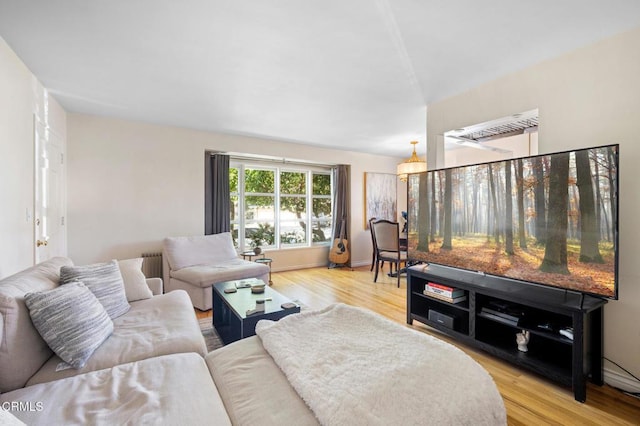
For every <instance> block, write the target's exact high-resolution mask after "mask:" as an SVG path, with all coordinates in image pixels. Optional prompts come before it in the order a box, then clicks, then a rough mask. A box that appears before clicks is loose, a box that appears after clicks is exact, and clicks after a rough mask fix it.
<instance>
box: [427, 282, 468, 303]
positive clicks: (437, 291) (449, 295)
mask: <svg viewBox="0 0 640 426" xmlns="http://www.w3.org/2000/svg"><path fill="white" fill-rule="evenodd" d="M423 293H424V294H425V295H426V296H429V297H433V298H434V299H438V300H443V301H445V302H449V303H460V302H464V301H465V300H467V295H466V293H465V292H464V290H462V289H459V288H455V287H449V286H446V285H442V284H438V283H432V282H428V283H427V284H425V286H424V291H423Z"/></svg>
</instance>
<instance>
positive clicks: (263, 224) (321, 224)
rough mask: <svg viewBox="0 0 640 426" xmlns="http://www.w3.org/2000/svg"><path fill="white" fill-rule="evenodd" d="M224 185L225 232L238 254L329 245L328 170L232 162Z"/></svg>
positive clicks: (329, 174) (330, 189) (329, 194)
mask: <svg viewBox="0 0 640 426" xmlns="http://www.w3.org/2000/svg"><path fill="white" fill-rule="evenodd" d="M229 184H230V191H231V211H230V215H231V231H232V235H233V239H234V243H235V245H236V247H237V248H238V249H239V250H241V251H244V250H249V249H250V248H252V247H254V246H256V245H260V246H261V247H262V248H287V247H310V246H312V245H319V244H328V243H329V242H330V241H331V226H332V225H333V222H332V218H331V213H332V204H331V203H332V196H331V195H332V185H331V170H330V169H328V168H320V167H308V166H306V167H305V166H292V165H287V166H286V167H285V166H283V167H278V166H273V165H272V164H271V163H260V162H251V161H240V160H233V161H232V162H231V164H230V167H229Z"/></svg>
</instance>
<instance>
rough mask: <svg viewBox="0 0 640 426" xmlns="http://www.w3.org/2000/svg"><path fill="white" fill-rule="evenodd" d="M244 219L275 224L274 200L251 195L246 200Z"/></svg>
mask: <svg viewBox="0 0 640 426" xmlns="http://www.w3.org/2000/svg"><path fill="white" fill-rule="evenodd" d="M244 218H245V220H251V221H255V222H265V221H271V222H273V220H274V218H275V203H274V198H273V197H269V196H262V195H251V196H247V197H245V198H244Z"/></svg>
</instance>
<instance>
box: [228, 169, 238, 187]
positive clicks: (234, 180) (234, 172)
mask: <svg viewBox="0 0 640 426" xmlns="http://www.w3.org/2000/svg"><path fill="white" fill-rule="evenodd" d="M229 192H236V193H237V192H238V169H235V168H229Z"/></svg>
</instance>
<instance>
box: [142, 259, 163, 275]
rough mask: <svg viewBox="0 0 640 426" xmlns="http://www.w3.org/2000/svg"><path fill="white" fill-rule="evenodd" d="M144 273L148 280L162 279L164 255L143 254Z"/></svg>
mask: <svg viewBox="0 0 640 426" xmlns="http://www.w3.org/2000/svg"><path fill="white" fill-rule="evenodd" d="M142 273H143V274H144V276H145V277H147V278H162V253H142Z"/></svg>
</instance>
